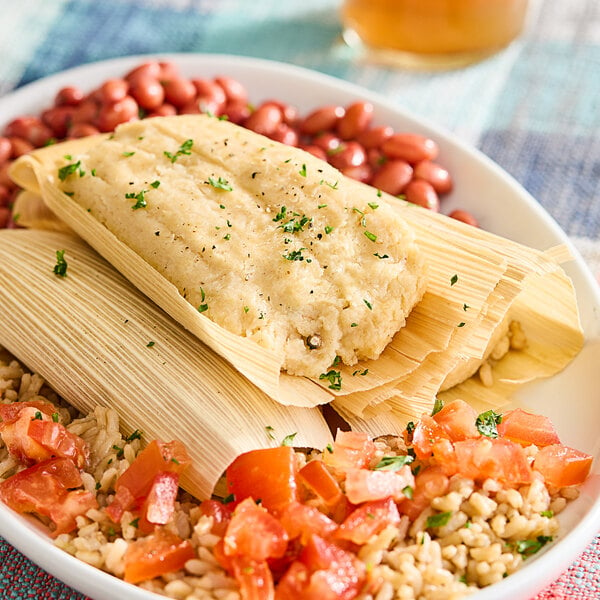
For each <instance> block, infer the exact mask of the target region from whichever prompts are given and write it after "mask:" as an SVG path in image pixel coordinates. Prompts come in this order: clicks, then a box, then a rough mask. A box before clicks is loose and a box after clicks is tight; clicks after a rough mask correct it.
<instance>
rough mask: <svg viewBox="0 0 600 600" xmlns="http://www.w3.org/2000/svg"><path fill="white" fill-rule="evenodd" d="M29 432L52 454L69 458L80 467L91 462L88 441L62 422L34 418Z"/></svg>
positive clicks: (30, 435) (33, 438)
mask: <svg viewBox="0 0 600 600" xmlns="http://www.w3.org/2000/svg"><path fill="white" fill-rule="evenodd" d="M27 434H28V435H29V437H30V438H31V439H32V440H34V441H36V442H37V443H38V444H40V446H42V447H43V448H45V449H46V450H48V452H49V453H50V455H51V456H58V457H61V458H69V459H71V460H72V461H73V463H74V464H75V465H76V466H78V467H79V468H83V467H85V465H87V464H88V462H89V458H90V450H89V447H88V445H87V443H86V442H85V441H84V440H83V439H82V438H80V437H79V436H78V435H75V434H74V433H71V432H70V431H69V430H68V429H67V428H66V427H65V426H64V425H61V424H60V423H54V422H53V421H43V420H40V419H34V420H33V421H31V422H30V423H29V427H28V429H27Z"/></svg>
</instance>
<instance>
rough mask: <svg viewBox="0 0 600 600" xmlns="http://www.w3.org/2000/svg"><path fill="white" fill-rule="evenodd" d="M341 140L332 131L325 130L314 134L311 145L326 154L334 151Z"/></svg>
mask: <svg viewBox="0 0 600 600" xmlns="http://www.w3.org/2000/svg"><path fill="white" fill-rule="evenodd" d="M341 143H342V140H340V138H339V137H338V136H337V135H335V134H334V133H330V132H325V133H321V134H319V135H317V136H315V137H314V138H313V140H312V145H313V146H318V147H319V148H321V149H322V150H324V151H325V152H326V153H327V154H330V153H332V154H333V153H334V152H336V151H337V149H338V148H339V147H340V144H341Z"/></svg>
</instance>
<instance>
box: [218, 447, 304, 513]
mask: <svg viewBox="0 0 600 600" xmlns="http://www.w3.org/2000/svg"><path fill="white" fill-rule="evenodd" d="M226 478H227V491H228V492H229V493H230V494H233V496H234V503H238V502H241V501H243V500H244V499H245V498H249V497H252V498H255V499H256V500H257V501H258V500H260V503H261V504H262V506H264V507H265V508H267V509H268V510H277V508H279V507H282V506H285V505H286V504H288V503H289V502H293V501H294V500H297V497H298V486H297V484H296V456H295V452H294V449H293V448H291V447H290V446H278V447H276V448H265V449H260V450H251V451H250V452H245V453H244V454H241V455H240V456H238V457H237V458H236V459H235V460H234V461H233V462H232V463H231V465H229V467H228V468H227V471H226Z"/></svg>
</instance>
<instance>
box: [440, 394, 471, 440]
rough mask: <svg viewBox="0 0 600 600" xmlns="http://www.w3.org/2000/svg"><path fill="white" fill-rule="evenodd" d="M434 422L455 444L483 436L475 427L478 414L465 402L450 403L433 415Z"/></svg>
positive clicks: (455, 401)
mask: <svg viewBox="0 0 600 600" xmlns="http://www.w3.org/2000/svg"><path fill="white" fill-rule="evenodd" d="M433 420H434V421H435V422H436V423H437V424H438V425H439V426H440V427H441V428H442V429H443V430H444V431H445V432H446V434H447V435H448V436H449V437H450V440H451V441H453V442H457V441H460V440H467V439H469V438H476V437H479V436H480V435H481V434H480V433H479V431H477V427H476V425H475V421H476V420H477V413H476V412H475V409H473V408H472V407H471V406H470V405H469V404H467V403H466V402H465V401H464V400H454V401H453V402H448V404H445V405H444V406H443V407H442V409H441V410H440V411H438V412H437V413H436V414H435V415H433Z"/></svg>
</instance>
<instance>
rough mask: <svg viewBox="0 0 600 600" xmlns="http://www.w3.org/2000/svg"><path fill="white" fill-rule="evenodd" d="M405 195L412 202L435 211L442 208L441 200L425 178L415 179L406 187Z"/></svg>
mask: <svg viewBox="0 0 600 600" xmlns="http://www.w3.org/2000/svg"><path fill="white" fill-rule="evenodd" d="M404 195H405V196H406V199H407V200H408V201H409V202H412V204H418V205H419V206H423V207H424V208H428V209H429V210H432V211H434V212H439V210H440V200H439V198H438V195H437V193H436V191H435V190H434V189H433V186H432V185H431V184H430V183H428V182H427V181H425V180H424V179H413V180H412V181H410V182H409V183H408V184H407V186H406V187H405V188H404Z"/></svg>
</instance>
